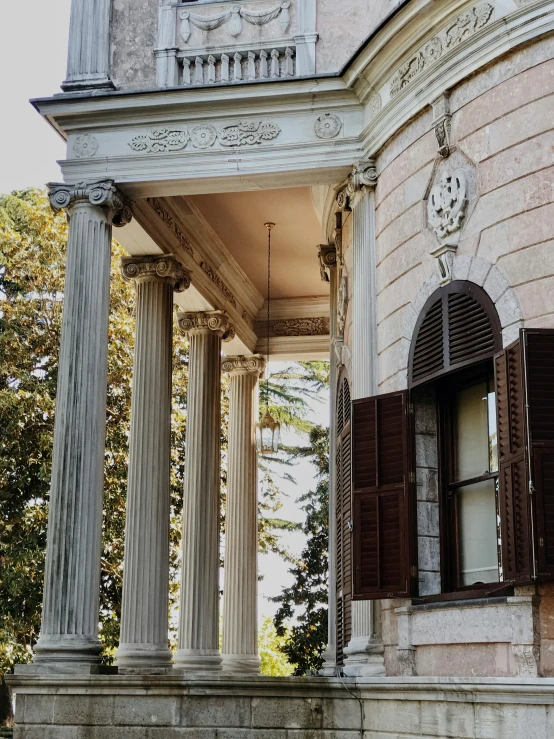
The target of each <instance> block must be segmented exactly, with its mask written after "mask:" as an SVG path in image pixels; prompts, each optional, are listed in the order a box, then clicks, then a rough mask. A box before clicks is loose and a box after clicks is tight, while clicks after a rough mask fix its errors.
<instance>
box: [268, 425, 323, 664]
mask: <svg viewBox="0 0 554 739" xmlns="http://www.w3.org/2000/svg"><path fill="white" fill-rule="evenodd" d="M309 442H310V443H309V446H307V447H301V448H298V449H297V450H296V451H295V452H294V453H292V456H293V458H294V457H297V458H298V457H308V458H310V459H311V460H312V462H313V463H314V465H315V466H316V469H317V471H318V478H319V480H318V484H317V486H316V488H315V490H311V491H309V492H307V493H305V494H304V495H302V496H301V497H300V498H299V499H298V502H299V503H301V504H302V509H303V510H304V511H305V514H306V517H305V520H304V523H303V524H302V531H303V533H304V534H305V535H306V537H307V542H306V546H305V547H304V549H303V550H302V553H301V555H300V558H299V560H298V562H296V563H295V565H294V566H293V567H292V568H291V569H290V570H289V572H290V573H291V574H292V576H293V578H294V582H293V584H292V585H291V586H290V587H288V588H286V589H285V590H284V591H283V592H282V594H281V595H280V596H277V597H275V598H273V600H274V602H276V603H280V607H279V609H278V611H277V613H276V614H275V619H274V622H275V627H276V631H277V635H278V636H279V637H283V638H284V639H285V643H284V645H282V646H281V647H280V648H281V650H282V652H283V653H284V654H285V655H286V656H287V658H288V661H289V662H290V663H291V664H292V665H294V673H293V674H294V675H305V674H307V673H308V672H317V671H319V670H320V669H321V666H322V664H323V658H322V656H321V655H322V653H323V650H324V649H325V646H326V644H327V597H328V595H327V593H328V591H327V588H328V553H327V552H328V545H329V535H328V519H329V435H328V430H327V429H325V428H322V427H321V426H314V427H312V429H311V431H310V436H309Z"/></svg>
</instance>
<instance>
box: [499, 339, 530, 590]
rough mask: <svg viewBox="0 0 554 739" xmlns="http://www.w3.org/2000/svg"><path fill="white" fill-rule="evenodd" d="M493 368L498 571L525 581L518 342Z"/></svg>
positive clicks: (526, 513)
mask: <svg viewBox="0 0 554 739" xmlns="http://www.w3.org/2000/svg"><path fill="white" fill-rule="evenodd" d="M494 366H495V377H496V379H495V383H496V416H497V435H498V465H499V470H498V477H499V507H500V519H501V537H502V570H503V575H504V580H506V581H507V580H514V581H528V580H529V579H530V578H531V576H532V569H533V564H532V554H531V535H530V522H531V509H530V500H529V483H528V479H527V473H526V467H527V461H526V454H525V408H524V390H523V368H522V363H521V345H520V342H519V341H517V342H516V343H515V344H512V345H511V346H509V347H508V348H507V349H504V351H502V352H501V353H500V354H498V355H497V356H496V357H495V359H494Z"/></svg>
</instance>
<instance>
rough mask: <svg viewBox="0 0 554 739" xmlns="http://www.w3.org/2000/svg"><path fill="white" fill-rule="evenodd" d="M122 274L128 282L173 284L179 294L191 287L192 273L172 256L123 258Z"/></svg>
mask: <svg viewBox="0 0 554 739" xmlns="http://www.w3.org/2000/svg"><path fill="white" fill-rule="evenodd" d="M121 274H122V275H123V279H124V280H125V281H126V282H131V281H136V282H142V281H147V280H164V281H165V282H169V283H171V285H172V286H173V289H174V291H175V292H178V293H181V292H184V291H185V290H186V289H187V288H189V287H190V272H189V271H188V270H185V269H184V268H183V266H182V264H181V263H180V262H178V261H177V260H176V259H175V257H174V256H173V255H172V254H164V255H163V256H158V255H156V256H145V257H139V256H136V257H123V258H122V259H121Z"/></svg>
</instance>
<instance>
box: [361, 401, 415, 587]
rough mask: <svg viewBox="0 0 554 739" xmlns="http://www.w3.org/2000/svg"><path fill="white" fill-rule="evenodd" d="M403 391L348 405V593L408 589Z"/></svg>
mask: <svg viewBox="0 0 554 739" xmlns="http://www.w3.org/2000/svg"><path fill="white" fill-rule="evenodd" d="M408 410H409V408H408V396H407V392H406V391H402V392H398V393H390V394H388V395H379V396H375V397H372V398H365V399H363V400H355V401H354V403H353V404H352V444H353V454H352V462H353V465H352V467H353V469H352V472H353V522H354V536H353V562H354V578H353V586H354V591H353V598H354V599H374V598H390V597H397V596H408V595H411V594H412V593H413V592H414V586H415V584H416V583H417V570H416V567H415V564H414V538H413V533H414V532H413V522H414V508H415V502H414V498H415V496H414V494H413V477H412V475H411V461H412V443H413V442H412V438H413V434H412V428H411V427H412V424H411V422H410V416H409V412H408Z"/></svg>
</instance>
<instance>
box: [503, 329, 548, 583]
mask: <svg viewBox="0 0 554 739" xmlns="http://www.w3.org/2000/svg"><path fill="white" fill-rule="evenodd" d="M495 375H496V393H497V429H498V456H499V496H500V516H501V536H502V567H503V572H504V580H506V581H513V582H519V583H523V582H530V581H533V580H536V579H551V578H552V576H554V331H553V330H550V329H523V330H522V331H521V333H520V339H519V340H518V341H516V342H515V343H514V344H512V345H511V346H509V347H508V348H507V349H505V350H503V351H502V352H501V353H500V354H498V355H497V356H496V357H495Z"/></svg>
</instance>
